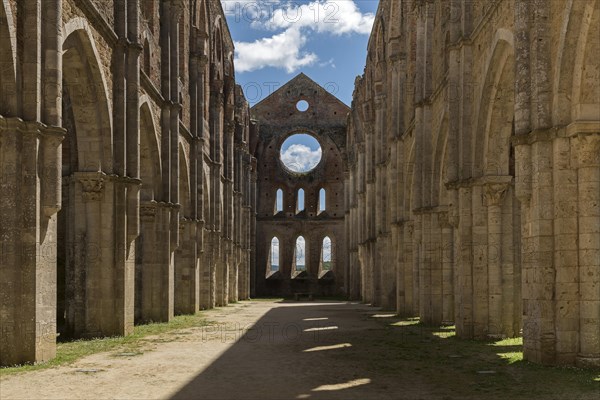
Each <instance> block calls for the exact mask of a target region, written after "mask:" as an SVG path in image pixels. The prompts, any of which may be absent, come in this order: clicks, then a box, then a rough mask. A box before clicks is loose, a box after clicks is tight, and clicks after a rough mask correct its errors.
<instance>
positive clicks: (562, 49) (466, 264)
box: [345, 0, 600, 366]
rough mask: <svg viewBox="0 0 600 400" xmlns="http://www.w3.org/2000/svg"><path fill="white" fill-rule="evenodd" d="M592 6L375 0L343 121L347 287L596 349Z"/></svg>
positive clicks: (596, 108) (461, 321) (570, 351)
mask: <svg viewBox="0 0 600 400" xmlns="http://www.w3.org/2000/svg"><path fill="white" fill-rule="evenodd" d="M599 18H600V1H597V0H589V1H587V0H585V1H579V0H561V1H549V2H548V1H530V0H501V1H483V0H481V1H479V0H476V1H464V0H449V1H446V0H403V1H396V0H382V1H381V3H380V7H379V11H378V13H377V18H376V22H375V25H374V28H373V33H372V36H371V39H370V42H369V50H368V58H367V65H366V69H365V74H364V75H363V76H362V77H360V78H358V79H357V82H356V90H355V94H354V101H353V107H352V112H351V114H350V116H349V122H348V126H349V128H348V139H347V141H348V148H349V149H351V150H350V151H349V164H350V173H349V176H348V178H347V179H346V181H345V185H346V198H347V213H346V221H347V222H346V223H347V227H348V229H347V231H346V237H347V241H348V248H349V254H350V256H349V257H350V258H349V259H350V264H349V284H348V285H349V288H350V294H351V295H352V296H353V297H355V298H358V297H362V298H364V299H365V300H366V301H369V302H371V303H373V304H375V305H380V306H382V307H384V308H387V309H392V310H394V309H395V310H397V311H398V313H400V314H401V315H405V316H419V317H420V318H421V320H422V321H424V322H426V323H430V324H440V323H454V324H456V329H457V334H458V335H459V336H460V337H463V338H488V337H494V338H496V337H513V336H519V335H523V337H524V353H525V358H526V359H528V360H531V361H535V362H540V363H549V364H577V365H582V366H585V365H599V363H600V187H599V185H600V179H599V177H600V149H599V143H600V63H599V62H598V58H597V57H596V55H597V54H598V51H599V48H598V46H599V45H600V31H599V26H600V24H599ZM390 259H393V260H394V263H390V262H387V261H384V260H390Z"/></svg>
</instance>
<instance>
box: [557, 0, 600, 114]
mask: <svg viewBox="0 0 600 400" xmlns="http://www.w3.org/2000/svg"><path fill="white" fill-rule="evenodd" d="M597 9H598V1H597V0H596V1H592V2H583V1H576V0H568V1H567V2H566V4H565V7H564V12H563V16H562V26H561V31H560V38H559V43H558V52H557V55H556V61H555V63H554V65H555V67H554V71H553V72H554V81H553V102H552V107H553V112H552V115H553V118H554V119H555V121H554V123H555V124H556V125H567V124H568V123H569V122H571V121H572V120H574V119H577V117H576V110H575V109H574V108H575V107H576V106H577V104H578V103H579V97H580V96H579V95H578V92H579V88H580V87H581V71H582V69H583V61H584V57H585V51H586V47H587V42H588V40H589V38H593V37H594V34H595V35H596V36H598V32H597V26H596V27H595V28H596V31H595V33H594V31H593V28H594V25H593V24H592V20H593V18H594V10H596V11H595V12H596V13H597V12H598V11H597ZM596 18H597V17H596ZM596 25H597V23H596ZM590 27H592V32H590ZM591 54H593V53H591ZM574 61H575V62H574Z"/></svg>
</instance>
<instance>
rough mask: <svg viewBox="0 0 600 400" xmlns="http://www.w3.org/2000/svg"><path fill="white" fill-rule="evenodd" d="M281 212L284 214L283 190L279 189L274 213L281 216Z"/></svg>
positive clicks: (276, 194)
mask: <svg viewBox="0 0 600 400" xmlns="http://www.w3.org/2000/svg"><path fill="white" fill-rule="evenodd" d="M280 212H283V190H281V189H277V192H276V193H275V210H274V213H275V214H279V213H280Z"/></svg>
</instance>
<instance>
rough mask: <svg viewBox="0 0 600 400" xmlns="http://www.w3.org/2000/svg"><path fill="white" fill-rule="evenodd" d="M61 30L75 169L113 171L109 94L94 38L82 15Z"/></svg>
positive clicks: (64, 77)
mask: <svg viewBox="0 0 600 400" xmlns="http://www.w3.org/2000/svg"><path fill="white" fill-rule="evenodd" d="M64 34H65V36H64V37H65V40H64V42H63V82H64V89H63V91H65V92H66V95H67V96H66V99H65V100H66V101H69V102H70V105H71V106H72V111H73V119H74V121H73V123H74V127H73V128H74V129H75V135H74V137H73V136H71V140H76V142H77V144H78V146H77V148H78V152H77V158H76V162H77V167H78V170H79V171H90V172H91V171H105V172H112V134H111V132H112V128H111V123H112V121H111V118H110V115H111V113H110V111H109V110H110V106H109V100H108V98H109V97H108V94H107V90H106V87H107V85H106V79H105V77H104V74H103V70H102V67H101V63H100V61H99V60H100V57H99V55H98V51H97V49H96V46H95V44H94V43H95V42H94V40H93V38H92V35H91V32H90V28H89V26H88V24H87V21H85V20H84V19H83V18H75V19H73V20H71V21H69V22H67V23H66V24H65V28H64ZM67 136H69V132H68V133H67ZM83 144H85V146H83Z"/></svg>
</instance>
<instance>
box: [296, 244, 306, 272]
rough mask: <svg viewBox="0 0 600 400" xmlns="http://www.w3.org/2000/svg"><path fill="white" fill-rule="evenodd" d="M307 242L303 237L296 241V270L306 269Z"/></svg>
mask: <svg viewBox="0 0 600 400" xmlns="http://www.w3.org/2000/svg"><path fill="white" fill-rule="evenodd" d="M305 252H306V241H305V240H304V238H303V237H302V236H300V237H299V238H298V239H296V269H299V268H298V267H304V268H306V255H305Z"/></svg>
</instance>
